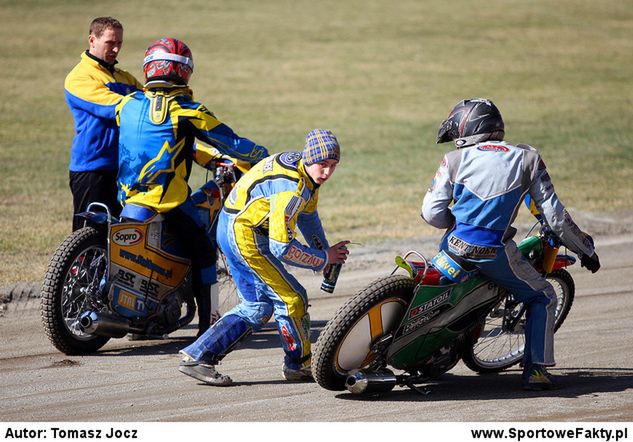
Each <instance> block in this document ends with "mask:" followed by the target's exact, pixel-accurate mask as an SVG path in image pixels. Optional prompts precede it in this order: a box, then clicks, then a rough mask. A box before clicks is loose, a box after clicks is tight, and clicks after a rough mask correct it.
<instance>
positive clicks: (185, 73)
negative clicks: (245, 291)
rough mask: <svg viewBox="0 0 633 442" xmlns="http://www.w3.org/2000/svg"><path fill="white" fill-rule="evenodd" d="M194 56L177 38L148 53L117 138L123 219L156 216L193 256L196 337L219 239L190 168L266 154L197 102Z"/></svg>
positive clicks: (120, 116) (205, 320) (119, 111)
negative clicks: (203, 216) (205, 217)
mask: <svg viewBox="0 0 633 442" xmlns="http://www.w3.org/2000/svg"><path fill="white" fill-rule="evenodd" d="M193 66H194V64H193V57H192V54H191V51H190V50H189V48H188V47H187V45H186V44H185V43H184V42H182V41H180V40H176V39H174V38H162V39H160V40H157V41H155V42H154V43H152V44H151V45H150V46H149V48H148V49H147V51H146V53H145V59H144V62H143V73H144V76H145V90H144V91H142V92H141V91H138V92H135V93H133V94H131V95H128V96H127V97H125V99H123V101H122V102H121V103H120V104H119V105H118V106H117V107H116V118H117V123H118V124H119V126H120V135H119V175H118V186H119V201H120V202H121V203H122V204H123V205H124V206H125V207H124V208H123V212H122V213H121V216H124V217H127V218H131V219H135V220H139V221H144V220H146V219H149V218H150V217H151V216H153V215H154V214H156V213H161V214H163V215H164V216H165V218H166V220H167V223H169V224H170V225H172V226H174V227H175V228H174V229H173V230H174V231H175V232H176V233H177V234H178V236H179V240H180V243H181V244H182V245H183V247H184V248H185V249H186V252H187V253H188V254H189V256H190V258H191V260H192V265H193V268H194V272H193V285H194V293H195V296H196V303H197V304H198V310H199V311H198V317H199V323H198V335H200V334H202V333H204V331H205V330H206V329H207V328H208V327H209V326H210V323H211V310H212V308H214V307H213V306H211V305H210V304H211V295H210V290H213V289H214V288H215V287H214V284H215V283H216V282H217V278H216V269H215V258H216V252H215V250H216V248H215V242H214V239H213V238H212V237H210V236H208V235H207V233H206V231H205V228H204V224H203V223H202V220H200V219H199V217H198V215H197V213H196V210H195V206H194V203H193V202H192V201H191V198H190V197H191V188H190V187H189V184H188V180H189V176H190V173H191V165H192V162H193V161H195V162H196V163H198V164H199V165H200V166H202V167H206V166H209V165H210V163H211V160H212V159H214V158H215V157H216V156H217V152H214V149H213V148H211V147H209V146H205V145H202V144H196V143H195V139H196V138H197V139H198V140H200V141H203V142H204V143H207V144H209V145H211V146H213V147H214V148H215V149H217V150H218V151H220V152H221V153H222V154H226V155H229V156H231V157H233V158H236V159H238V160H242V161H246V162H248V163H251V164H255V163H257V162H259V160H261V159H262V158H265V157H267V156H268V150H267V149H266V148H265V147H263V146H260V145H258V144H256V143H254V142H253V141H251V140H249V139H247V138H242V137H240V136H238V135H237V134H236V133H235V132H233V130H232V129H231V128H230V127H228V126H227V125H225V124H223V123H222V122H220V121H219V120H218V119H217V118H216V117H215V116H214V115H213V114H212V113H211V112H210V111H209V110H207V108H206V107H205V106H204V105H202V104H200V103H198V102H196V101H194V100H193V96H192V91H191V89H189V87H188V86H187V85H188V82H189V78H190V77H191V74H192V73H193Z"/></svg>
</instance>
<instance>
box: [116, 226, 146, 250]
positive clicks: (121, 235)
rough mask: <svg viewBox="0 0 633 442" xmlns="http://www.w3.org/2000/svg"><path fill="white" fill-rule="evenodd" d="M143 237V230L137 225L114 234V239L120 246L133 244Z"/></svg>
mask: <svg viewBox="0 0 633 442" xmlns="http://www.w3.org/2000/svg"><path fill="white" fill-rule="evenodd" d="M142 239H143V232H141V231H140V230H139V229H137V228H136V227H129V228H127V229H121V230H119V231H118V232H115V233H114V235H112V241H114V243H115V244H117V245H119V246H133V245H134V244H138V243H139V242H141V240H142Z"/></svg>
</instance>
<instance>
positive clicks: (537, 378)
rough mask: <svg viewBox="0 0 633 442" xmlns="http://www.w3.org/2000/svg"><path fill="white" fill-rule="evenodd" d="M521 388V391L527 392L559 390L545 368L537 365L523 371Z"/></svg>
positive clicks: (558, 386)
mask: <svg viewBox="0 0 633 442" xmlns="http://www.w3.org/2000/svg"><path fill="white" fill-rule="evenodd" d="M522 387H523V390H527V391H543V390H558V389H559V388H561V387H560V385H559V384H558V383H556V381H555V380H554V377H553V376H552V375H551V374H550V373H549V372H548V371H547V370H546V369H545V367H544V366H542V365H538V364H534V365H532V367H531V368H528V369H526V370H524V371H523V376H522Z"/></svg>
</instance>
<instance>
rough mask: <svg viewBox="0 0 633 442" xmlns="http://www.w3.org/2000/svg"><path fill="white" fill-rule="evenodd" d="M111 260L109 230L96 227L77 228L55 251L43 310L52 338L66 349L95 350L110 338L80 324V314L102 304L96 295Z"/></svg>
mask: <svg viewBox="0 0 633 442" xmlns="http://www.w3.org/2000/svg"><path fill="white" fill-rule="evenodd" d="M107 263H108V257H107V245H106V237H105V234H104V233H103V232H100V231H98V230H96V229H94V228H92V227H84V228H82V229H79V230H76V231H74V232H73V233H72V234H70V236H68V237H67V238H66V240H64V242H62V244H60V246H59V247H58V248H57V250H56V251H55V254H54V255H53V257H52V259H51V262H50V263H49V265H48V270H47V271H46V275H45V277H44V283H43V284H42V291H41V295H42V299H41V314H42V323H43V325H44V330H45V332H46V334H47V336H48V338H49V339H50V341H51V342H52V343H53V345H54V346H55V348H57V349H58V350H59V351H61V352H62V353H65V354H67V355H79V354H86V353H93V352H95V351H97V350H98V349H100V348H101V347H103V346H104V345H105V344H106V342H108V341H109V339H110V338H108V337H103V336H96V335H92V334H89V333H85V332H84V331H82V330H81V328H80V326H79V317H80V315H81V314H82V313H83V312H84V311H86V310H90V309H92V308H97V307H98V305H96V303H95V300H94V298H93V297H92V295H93V294H94V293H95V292H96V290H97V289H98V288H99V284H100V283H101V281H102V279H103V277H104V275H105V273H106V269H107Z"/></svg>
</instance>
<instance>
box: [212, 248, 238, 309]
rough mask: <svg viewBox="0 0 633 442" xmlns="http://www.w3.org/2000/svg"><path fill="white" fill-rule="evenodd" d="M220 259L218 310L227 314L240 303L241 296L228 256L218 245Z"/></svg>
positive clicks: (218, 265) (218, 264) (217, 264)
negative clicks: (228, 262) (238, 292)
mask: <svg viewBox="0 0 633 442" xmlns="http://www.w3.org/2000/svg"><path fill="white" fill-rule="evenodd" d="M217 250H218V260H217V262H216V269H217V274H218V287H219V296H218V298H219V303H220V304H219V306H218V310H219V311H220V313H221V314H225V313H226V312H228V311H229V310H231V309H232V308H233V307H235V306H236V305H237V304H239V303H240V297H239V295H238V294H237V287H236V286H235V281H234V280H233V276H231V271H230V269H229V266H228V264H227V260H226V257H225V256H224V254H223V253H222V251H221V250H220V248H219V247H218V249H217Z"/></svg>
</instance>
